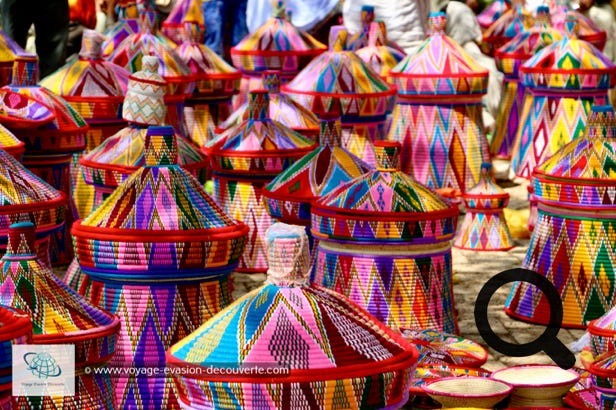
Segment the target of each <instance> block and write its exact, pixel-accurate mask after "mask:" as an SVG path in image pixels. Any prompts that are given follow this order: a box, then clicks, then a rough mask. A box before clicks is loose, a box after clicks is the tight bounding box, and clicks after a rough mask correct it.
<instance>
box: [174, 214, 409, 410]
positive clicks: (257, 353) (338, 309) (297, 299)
mask: <svg viewBox="0 0 616 410" xmlns="http://www.w3.org/2000/svg"><path fill="white" fill-rule="evenodd" d="M265 237H266V241H267V255H268V261H269V270H268V280H267V282H266V284H265V285H263V286H262V287H260V288H258V289H256V290H254V291H252V292H250V293H248V294H246V295H245V296H243V297H242V298H241V299H239V300H237V301H236V302H234V303H233V304H232V305H230V306H228V307H227V308H226V309H224V310H223V311H222V312H220V313H219V314H217V315H216V316H214V317H213V318H211V319H210V320H208V321H207V322H206V323H204V324H203V325H202V326H201V327H199V328H198V329H197V330H196V331H194V332H193V333H192V334H191V335H189V336H188V337H186V338H185V339H183V340H181V341H180V342H179V343H177V344H175V345H174V346H172V347H171V348H170V349H169V351H168V352H167V364H168V365H170V366H173V367H180V368H191V367H194V366H197V367H202V368H203V367H205V368H219V367H220V366H221V364H222V365H224V366H228V367H238V368H250V367H254V366H259V367H266V366H271V367H276V368H285V369H288V373H287V372H285V373H284V375H281V376H276V375H268V376H267V377H264V376H260V375H256V374H255V373H252V374H251V375H247V376H243V375H241V374H240V375H238V374H235V375H226V374H225V375H221V376H216V375H213V372H207V373H206V372H182V373H181V376H180V378H181V379H183V380H184V381H185V383H190V384H192V383H195V382H194V381H191V380H190V379H193V380H194V379H196V380H197V381H196V383H199V386H204V385H205V388H204V390H205V389H209V388H211V389H212V390H214V388H215V386H219V385H220V386H223V385H224V386H229V384H233V386H234V387H237V390H236V389H234V392H236V394H238V395H241V396H243V397H241V398H240V400H241V403H242V404H243V407H244V408H247V409H253V408H261V407H262V404H261V406H260V405H259V400H267V403H269V407H271V408H284V407H286V406H290V408H334V405H335V403H336V402H343V401H341V400H349V402H348V405H347V406H345V407H347V408H375V409H376V408H390V407H388V406H392V407H391V408H396V407H394V406H395V405H396V404H397V405H398V406H401V405H403V404H404V401H405V400H406V397H405V396H406V394H407V388H408V383H409V377H410V372H411V371H412V369H413V368H414V366H415V362H416V360H417V351H416V350H415V348H414V347H412V345H410V344H409V343H408V342H406V341H405V340H404V339H403V338H402V337H401V336H400V335H399V334H398V333H395V332H393V331H392V330H391V329H389V328H387V327H385V326H384V325H383V324H381V323H379V322H378V321H377V320H376V318H374V317H373V316H371V315H370V314H369V313H368V312H366V311H365V310H363V309H361V308H360V307H358V306H357V305H356V304H355V303H353V302H352V301H350V300H349V299H347V298H345V297H344V296H342V295H340V294H338V293H336V292H334V291H331V290H329V289H325V288H322V287H318V286H310V285H309V276H310V251H309V245H308V238H307V236H306V233H305V230H304V228H303V227H299V226H293V225H286V224H282V223H276V224H274V225H272V226H271V227H270V228H269V229H268V231H267V232H266V234H265ZM349 379H352V386H354V387H353V388H352V387H351V385H350V384H349V385H348V387H343V386H345V385H347V383H350V382H351V380H349ZM256 385H257V386H256ZM258 385H262V388H263V389H262V388H261V387H258ZM291 385H302V386H301V387H302V388H301V389H300V390H298V391H297V393H298V394H299V396H297V397H295V399H294V397H293V395H292V396H288V395H287V394H284V393H282V392H283V391H288V390H289V389H290V388H291ZM316 385H318V386H319V389H322V391H320V392H318V391H316V390H312V389H314V388H316ZM244 386H245V388H244ZM335 386H340V395H336V394H334V390H338V389H335ZM255 388H258V390H259V392H261V390H263V393H260V394H258V396H260V398H259V399H257V398H256V397H255V393H254V391H255V390H254V389H255ZM265 388H267V391H270V392H276V394H271V393H269V394H268V393H266V390H265ZM330 389H331V390H330ZM300 392H301V393H300ZM198 393H199V395H198V396H196V400H197V401H195V402H194V403H195V405H196V404H197V403H199V404H201V405H202V406H203V407H200V408H227V405H228V403H227V400H229V399H226V398H225V396H226V395H225V396H223V395H220V396H218V395H216V396H217V397H215V398H213V399H212V401H211V402H209V400H207V398H205V397H204V398H201V394H202V393H204V391H203V390H202V391H200V392H198ZM251 393H252V394H251ZM289 393H290V391H289ZM262 394H266V395H268V396H270V395H271V396H270V397H271V399H273V400H274V401H275V402H272V401H270V400H269V398H268V397H263V396H262ZM311 396H312V397H313V400H314V401H312V403H314V404H313V405H312V406H310V405H309V403H311V401H310V397H311ZM193 397H195V396H194V395H193ZM193 397H182V400H183V401H184V402H185V403H186V404H191V403H190V402H192V399H193ZM235 397H237V396H235ZM202 400H207V403H206V402H203V401H202ZM288 400H291V402H289V401H288ZM293 400H297V401H293ZM282 401H286V403H285V404H286V406H285V405H283V403H282ZM261 403H263V402H262V401H261Z"/></svg>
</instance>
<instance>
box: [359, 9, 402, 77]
mask: <svg viewBox="0 0 616 410" xmlns="http://www.w3.org/2000/svg"><path fill="white" fill-rule="evenodd" d="M357 55H358V56H359V58H361V59H362V60H363V61H364V62H365V63H366V64H368V65H369V66H370V67H372V69H373V70H374V72H376V73H378V74H379V75H380V76H381V77H383V78H385V77H386V76H387V74H389V70H391V69H392V68H394V67H395V66H396V65H398V63H399V62H400V61H402V59H404V57H405V56H406V54H404V53H403V52H401V51H400V50H396V49H395V48H393V47H390V46H388V45H387V28H386V27H385V22H384V21H375V22H373V23H370V29H369V31H368V45H367V46H366V47H363V48H360V49H359V50H357Z"/></svg>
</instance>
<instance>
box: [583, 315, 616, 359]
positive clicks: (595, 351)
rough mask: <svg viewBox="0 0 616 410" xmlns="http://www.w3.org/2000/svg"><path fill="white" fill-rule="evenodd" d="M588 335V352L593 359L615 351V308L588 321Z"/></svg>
mask: <svg viewBox="0 0 616 410" xmlns="http://www.w3.org/2000/svg"><path fill="white" fill-rule="evenodd" d="M588 333H589V334H590V343H589V347H590V352H591V353H592V355H593V356H594V357H597V356H601V355H605V354H607V353H609V352H614V351H615V350H616V307H613V308H611V309H610V310H609V311H607V312H606V313H605V314H604V315H603V316H601V317H599V318H597V319H595V320H592V321H590V323H589V324H588Z"/></svg>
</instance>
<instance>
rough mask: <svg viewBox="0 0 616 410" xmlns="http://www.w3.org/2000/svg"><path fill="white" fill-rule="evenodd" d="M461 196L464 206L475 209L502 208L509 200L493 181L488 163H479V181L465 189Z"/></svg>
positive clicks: (507, 195) (505, 193) (490, 165)
mask: <svg viewBox="0 0 616 410" xmlns="http://www.w3.org/2000/svg"><path fill="white" fill-rule="evenodd" d="M463 197H464V203H465V205H466V207H468V208H475V209H477V208H483V209H493V208H504V207H506V206H507V202H508V200H509V194H508V193H507V192H505V190H504V189H503V188H501V187H500V186H498V184H496V181H494V175H493V174H492V164H490V163H483V164H481V174H480V175H479V182H478V183H477V185H475V186H474V187H472V188H471V189H469V190H468V191H466V192H465V193H464V195H463Z"/></svg>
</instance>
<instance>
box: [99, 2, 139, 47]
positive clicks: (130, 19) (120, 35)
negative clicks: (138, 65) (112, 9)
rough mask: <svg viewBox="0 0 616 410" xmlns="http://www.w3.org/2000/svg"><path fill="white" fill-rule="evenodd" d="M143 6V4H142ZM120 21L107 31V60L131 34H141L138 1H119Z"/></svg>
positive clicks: (118, 13) (104, 43) (105, 43)
mask: <svg viewBox="0 0 616 410" xmlns="http://www.w3.org/2000/svg"><path fill="white" fill-rule="evenodd" d="M142 4H143V3H142ZM116 7H117V9H116V12H117V16H118V21H117V22H115V24H113V25H112V26H111V27H109V28H108V29H107V30H106V31H105V33H104V34H105V41H104V42H103V56H104V57H105V58H107V57H108V56H109V55H110V54H111V53H112V52H113V50H115V49H116V48H117V47H118V45H119V44H120V43H121V42H122V40H124V39H125V38H126V37H128V36H129V35H131V34H134V33H137V32H139V19H138V17H139V13H138V11H137V2H136V1H132V0H131V1H119V2H118V3H117V4H116Z"/></svg>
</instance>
